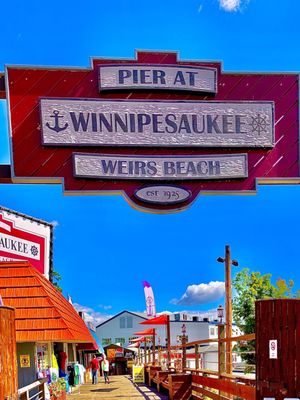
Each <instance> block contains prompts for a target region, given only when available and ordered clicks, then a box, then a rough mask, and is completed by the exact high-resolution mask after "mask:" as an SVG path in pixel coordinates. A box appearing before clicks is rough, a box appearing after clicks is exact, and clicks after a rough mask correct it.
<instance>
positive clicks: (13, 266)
mask: <svg viewBox="0 0 300 400" xmlns="http://www.w3.org/2000/svg"><path fill="white" fill-rule="evenodd" d="M0 271H1V274H0V295H1V296H2V299H3V303H4V305H6V306H9V307H13V308H14V309H15V323H16V342H17V365H18V387H19V388H20V387H24V386H26V385H28V384H30V383H32V382H34V381H36V380H37V378H41V377H47V378H48V380H49V381H50V380H51V379H53V378H55V377H58V376H59V375H60V376H63V374H65V375H66V374H67V373H68V368H69V369H70V368H73V369H74V370H75V367H76V366H77V365H78V364H77V362H78V357H77V351H76V344H78V343H87V344H94V343H95V340H94V338H93V337H92V335H91V334H90V331H89V329H88V328H87V327H86V325H85V323H84V321H83V320H82V319H81V318H80V316H79V315H78V313H77V312H76V310H75V309H74V307H73V306H72V305H71V304H70V303H69V302H68V301H67V300H66V299H65V298H64V297H63V295H62V294H61V293H60V292H59V291H58V290H57V289H56V288H55V287H54V286H53V285H52V284H51V283H50V282H49V281H48V280H47V279H46V278H45V277H44V276H43V275H42V274H41V273H39V272H38V271H37V270H36V269H34V268H32V267H31V265H30V264H29V263H28V262H26V261H25V262H23V261H20V262H19V261H15V262H0ZM95 346H96V344H95ZM76 372H77V375H76V374H75V373H74V381H75V378H76V377H78V378H76V379H78V380H79V376H80V374H82V371H80V368H76Z"/></svg>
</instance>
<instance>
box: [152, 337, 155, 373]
mask: <svg viewBox="0 0 300 400" xmlns="http://www.w3.org/2000/svg"><path fill="white" fill-rule="evenodd" d="M153 332H154V333H153V336H152V365H155V329H153Z"/></svg>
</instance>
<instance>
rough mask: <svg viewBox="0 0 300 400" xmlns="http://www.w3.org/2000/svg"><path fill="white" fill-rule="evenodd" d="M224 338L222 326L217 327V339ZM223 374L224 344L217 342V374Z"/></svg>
mask: <svg viewBox="0 0 300 400" xmlns="http://www.w3.org/2000/svg"><path fill="white" fill-rule="evenodd" d="M224 338H225V329H224V325H223V324H219V325H218V339H219V340H220V339H224ZM223 372H225V343H224V342H219V344H218V373H219V379H220V375H221V374H222V373H223Z"/></svg>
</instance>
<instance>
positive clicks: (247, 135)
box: [40, 99, 274, 147]
mask: <svg viewBox="0 0 300 400" xmlns="http://www.w3.org/2000/svg"><path fill="white" fill-rule="evenodd" d="M40 106H41V119H42V121H41V122H42V136H43V144H44V145H53V146H56V145H65V146H72V145H73V146H164V147H172V146H176V147H186V146H189V147H190V146H191V147H193V146H196V147H272V146H273V145H274V118H273V116H274V106H273V102H254V101H253V102H245V101H244V102H243V101H241V102H238V101H237V102H216V101H186V102H184V101H177V102H174V101H122V100H119V101H117V100H115V101H110V100H107V101H106V100H82V99H81V100H79V99H71V100H61V99H58V100H55V99H41V101H40Z"/></svg>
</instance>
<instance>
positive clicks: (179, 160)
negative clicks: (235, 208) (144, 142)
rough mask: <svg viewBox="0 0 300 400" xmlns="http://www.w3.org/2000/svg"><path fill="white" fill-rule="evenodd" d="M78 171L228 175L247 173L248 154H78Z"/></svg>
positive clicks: (119, 175) (85, 174) (123, 175)
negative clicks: (167, 155)
mask: <svg viewBox="0 0 300 400" xmlns="http://www.w3.org/2000/svg"><path fill="white" fill-rule="evenodd" d="M73 157H74V175H75V176H76V177H80V178H99V179H103V178H104V179H105V178H109V179H152V180H157V179H163V180H165V179H172V180H174V179H175V180H176V179H177V180H178V179H179V180H182V179H228V178H245V177H247V175H248V173H247V155H246V154H228V155H223V154H219V155H207V156H190V157H183V156H180V157H159V156H142V157H138V156H122V155H118V156H117V155H106V154H105V155H104V154H81V153H80V154H77V153H75V154H74V155H73Z"/></svg>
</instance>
